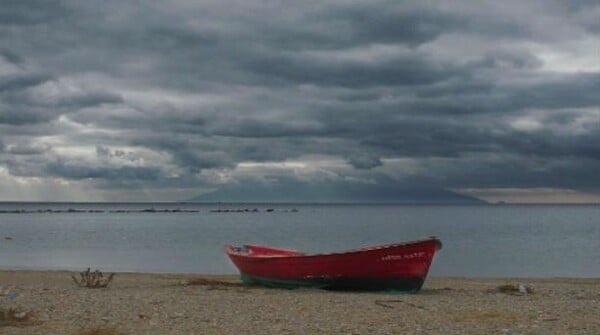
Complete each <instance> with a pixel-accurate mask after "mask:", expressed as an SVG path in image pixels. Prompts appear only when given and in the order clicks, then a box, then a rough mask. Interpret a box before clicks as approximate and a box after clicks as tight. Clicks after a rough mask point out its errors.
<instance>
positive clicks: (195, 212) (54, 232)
mask: <svg viewBox="0 0 600 335" xmlns="http://www.w3.org/2000/svg"><path fill="white" fill-rule="evenodd" d="M254 208H256V209H257V210H258V212H239V213H238V212H227V213H225V212H215V210H218V209H221V210H226V209H230V210H231V209H242V210H243V209H248V210H253V209H254ZM48 209H50V211H47V210H48ZM267 209H272V211H269V212H267ZM14 210H19V211H23V213H11V212H12V211H14ZM161 210H169V211H172V212H160V211H161ZM295 210H297V211H295ZM69 211H70V212H69ZM186 211H187V212H186ZM431 235H435V236H438V237H439V238H440V239H441V240H442V242H443V244H444V246H443V248H442V250H441V251H440V252H439V254H438V255H437V256H436V258H435V260H434V263H433V265H432V269H431V274H432V275H437V276H481V277H486V276H501V277H507V276H531V277H555V276H560V277H600V206H594V205H591V206H580V205H575V206H567V205H560V206H547V205H544V206H530V205H527V206H525V205H520V206H510V205H506V206H504V205H502V206H500V205H499V206H405V205H297V204H294V205H282V204H278V205H269V204H262V205H248V204H246V205H244V204H240V205H235V204H232V205H217V204H176V203H173V204H54V203H37V204H19V203H3V204H0V269H66V270H83V269H84V268H86V267H92V268H98V269H101V270H104V271H143V272H176V273H210V274H225V273H236V270H235V268H234V267H233V266H232V265H231V264H230V263H229V261H228V259H227V258H226V256H225V255H224V254H223V252H222V248H223V245H224V244H227V243H232V244H244V243H255V244H266V245H272V246H280V247H285V248H293V249H299V250H303V251H309V252H321V251H323V252H325V251H336V250H343V249H350V248H357V247H364V246H369V245H374V244H381V243H393V242H398V241H405V240H411V239H419V238H423V237H427V236H431ZM6 237H10V238H12V239H6Z"/></svg>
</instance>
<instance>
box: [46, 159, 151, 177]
mask: <svg viewBox="0 0 600 335" xmlns="http://www.w3.org/2000/svg"><path fill="white" fill-rule="evenodd" d="M44 172H45V173H46V174H48V175H51V176H57V177H62V178H65V179H75V180H77V179H104V180H108V181H112V180H119V179H130V180H150V181H152V180H156V179H157V178H159V176H160V175H161V171H160V169H159V168H156V167H138V166H120V167H95V166H85V165H80V164H76V163H65V162H63V161H55V162H51V163H48V164H47V165H46V166H45V168H44Z"/></svg>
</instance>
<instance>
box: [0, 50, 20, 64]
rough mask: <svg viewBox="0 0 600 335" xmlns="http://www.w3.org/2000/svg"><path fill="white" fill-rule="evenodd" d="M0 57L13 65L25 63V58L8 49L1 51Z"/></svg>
mask: <svg viewBox="0 0 600 335" xmlns="http://www.w3.org/2000/svg"><path fill="white" fill-rule="evenodd" d="M0 56H2V58H4V59H6V61H8V62H9V63H12V64H21V63H22V62H23V58H22V57H21V56H19V55H17V54H16V53H14V52H12V51H10V50H8V49H0Z"/></svg>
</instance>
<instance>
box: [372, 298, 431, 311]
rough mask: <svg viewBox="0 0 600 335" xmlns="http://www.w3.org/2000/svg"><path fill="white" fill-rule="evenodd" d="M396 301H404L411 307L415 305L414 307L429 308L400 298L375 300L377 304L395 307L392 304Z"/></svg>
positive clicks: (403, 302)
mask: <svg viewBox="0 0 600 335" xmlns="http://www.w3.org/2000/svg"><path fill="white" fill-rule="evenodd" d="M394 303H402V304H405V305H408V306H410V307H414V308H418V309H422V310H428V309H427V308H426V307H424V306H421V305H417V304H413V303H412V302H407V301H404V300H400V299H396V300H375V305H377V306H381V307H385V308H394V306H393V305H391V304H394Z"/></svg>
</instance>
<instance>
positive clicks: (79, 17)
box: [0, 0, 600, 202]
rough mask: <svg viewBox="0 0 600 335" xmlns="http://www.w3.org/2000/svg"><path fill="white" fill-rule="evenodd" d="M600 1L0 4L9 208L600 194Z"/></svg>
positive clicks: (1, 168)
mask: <svg viewBox="0 0 600 335" xmlns="http://www.w3.org/2000/svg"><path fill="white" fill-rule="evenodd" d="M599 18H600V5H599V4H598V1H585V0H581V1H558V0H557V1H520V0H519V1H512V0H508V1H311V0H307V1H300V2H297V1H296V2H290V1H189V0H175V1H153V0H148V1H122V0H119V1H116V0H114V1H113V0H107V1H100V2H99V1H78V0H72V1H69V0H65V1H59V0H43V1H42V0H39V1H37V0H26V1H23V0H3V1H2V5H1V6H0V200H4V201H8V200H31V201H47V200H52V201H131V200H135V201H165V200H167V201H177V200H184V199H189V198H192V197H194V196H196V195H199V194H203V193H207V192H211V191H215V190H219V189H221V188H223V187H229V188H231V187H234V186H236V185H238V186H240V187H241V189H250V190H251V189H252V187H248V185H270V184H277V185H279V187H280V188H285V187H286V185H288V184H289V185H290V186H289V188H290V191H293V188H294V185H300V184H301V185H312V186H315V185H317V186H318V185H327V186H328V187H332V186H335V185H346V186H347V185H352V187H356V185H369V187H370V189H373V188H374V187H375V188H376V187H377V186H378V185H381V186H382V187H384V186H385V187H389V185H396V184H397V185H399V186H401V185H411V187H415V185H422V186H423V187H426V188H439V189H443V190H448V191H453V192H458V193H461V194H466V195H472V196H476V197H479V198H482V199H486V200H489V201H499V200H503V201H513V202H532V201H533V202H561V201H562V202H600V19H599Z"/></svg>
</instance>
